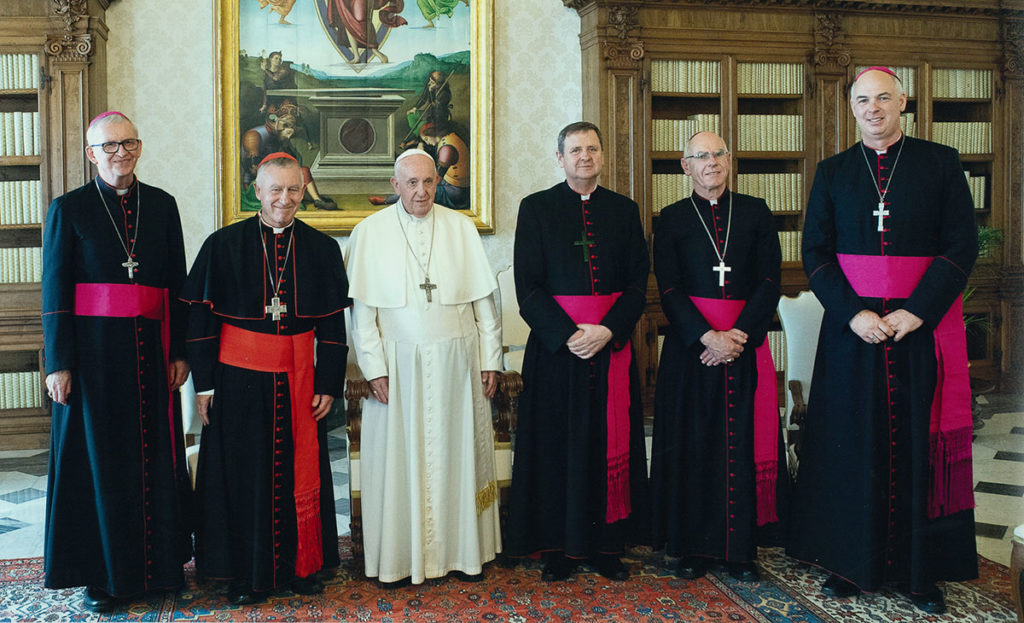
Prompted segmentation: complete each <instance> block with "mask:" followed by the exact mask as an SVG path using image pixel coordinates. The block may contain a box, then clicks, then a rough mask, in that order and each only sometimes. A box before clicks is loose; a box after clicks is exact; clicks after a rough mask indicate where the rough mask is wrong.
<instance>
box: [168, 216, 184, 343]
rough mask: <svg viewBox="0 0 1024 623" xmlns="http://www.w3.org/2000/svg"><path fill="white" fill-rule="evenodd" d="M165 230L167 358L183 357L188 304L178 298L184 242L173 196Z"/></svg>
mask: <svg viewBox="0 0 1024 623" xmlns="http://www.w3.org/2000/svg"><path fill="white" fill-rule="evenodd" d="M170 202H171V203H170V211H171V213H170V216H169V219H168V220H169V222H170V225H169V227H168V232H167V250H168V255H167V275H168V280H167V290H168V294H169V296H170V299H171V300H170V310H171V344H170V348H169V350H168V353H167V357H168V359H170V360H171V361H173V360H175V359H185V358H186V353H185V332H186V330H187V325H188V304H187V303H185V302H184V301H182V300H181V299H179V298H178V296H179V295H180V294H181V289H182V286H184V284H185V274H186V273H185V242H184V239H183V236H182V233H181V216H180V214H179V213H178V205H177V203H175V201H174V198H173V197H172V198H171V199H170Z"/></svg>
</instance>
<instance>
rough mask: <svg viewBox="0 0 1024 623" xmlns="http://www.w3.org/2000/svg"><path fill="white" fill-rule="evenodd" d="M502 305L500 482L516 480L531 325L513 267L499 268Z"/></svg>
mask: <svg viewBox="0 0 1024 623" xmlns="http://www.w3.org/2000/svg"><path fill="white" fill-rule="evenodd" d="M497 280H498V308H499V309H500V310H501V344H502V351H503V356H502V363H503V366H504V370H503V371H502V373H501V377H500V378H499V379H498V391H497V392H496V393H495V395H494V401H493V404H494V409H495V419H494V462H495V469H496V472H497V474H496V476H497V480H498V485H499V486H500V487H502V496H504V495H505V487H507V486H508V485H509V484H510V483H511V482H512V431H514V430H515V428H516V400H517V399H518V397H519V393H520V392H521V391H522V390H523V377H522V371H523V354H524V352H525V351H524V349H525V348H526V338H528V337H529V336H530V327H529V325H527V324H526V321H525V320H523V318H522V316H520V315H519V302H518V301H517V300H516V283H515V277H514V276H513V273H512V267H511V266H506V267H505V268H503V269H501V270H500V271H498V274H497Z"/></svg>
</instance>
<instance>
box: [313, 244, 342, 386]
mask: <svg viewBox="0 0 1024 623" xmlns="http://www.w3.org/2000/svg"><path fill="white" fill-rule="evenodd" d="M338 261H339V262H340V261H341V258H338ZM347 359H348V345H347V344H346V342H345V313H344V312H343V311H338V312H335V313H333V314H331V315H330V316H325V317H323V318H321V319H320V320H319V321H317V324H316V370H315V371H314V375H313V393H316V394H327V395H330V396H334V397H335V398H337V397H339V396H341V395H342V394H343V393H344V392H345V364H346V363H347Z"/></svg>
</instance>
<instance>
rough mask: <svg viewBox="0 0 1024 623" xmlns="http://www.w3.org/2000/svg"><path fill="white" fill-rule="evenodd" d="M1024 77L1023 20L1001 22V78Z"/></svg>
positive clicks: (1018, 78)
mask: <svg viewBox="0 0 1024 623" xmlns="http://www.w3.org/2000/svg"><path fill="white" fill-rule="evenodd" d="M1007 79H1017V80H1020V79H1024V20H1016V19H1015V20H1006V21H1004V22H1003V80H1007Z"/></svg>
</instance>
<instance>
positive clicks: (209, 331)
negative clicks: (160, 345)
mask: <svg viewBox="0 0 1024 623" xmlns="http://www.w3.org/2000/svg"><path fill="white" fill-rule="evenodd" d="M213 246H214V243H213V237H212V236H211V237H210V238H207V239H206V242H204V243H203V246H202V248H201V249H200V250H199V255H198V256H196V260H195V262H193V263H192V270H191V272H190V273H189V275H188V278H187V279H186V283H185V286H184V287H183V289H182V296H183V298H192V299H194V301H193V302H192V303H191V304H188V303H186V302H185V301H182V302H183V303H184V304H186V305H188V328H187V329H186V331H185V352H186V356H187V358H188V365H189V367H190V368H191V369H192V384H193V385H194V386H195V389H196V391H197V392H206V391H210V390H211V389H213V388H214V387H213V371H214V369H215V368H216V366H217V358H218V356H219V354H220V324H221V320H220V316H217V315H216V314H214V313H213V309H212V308H211V307H210V305H209V303H204V302H202V301H201V300H199V299H200V297H201V294H200V293H202V292H203V291H204V290H205V285H204V283H205V281H206V279H207V278H208V275H209V270H210V266H209V263H210V258H211V256H212V254H213ZM190 295H191V296H190Z"/></svg>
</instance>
